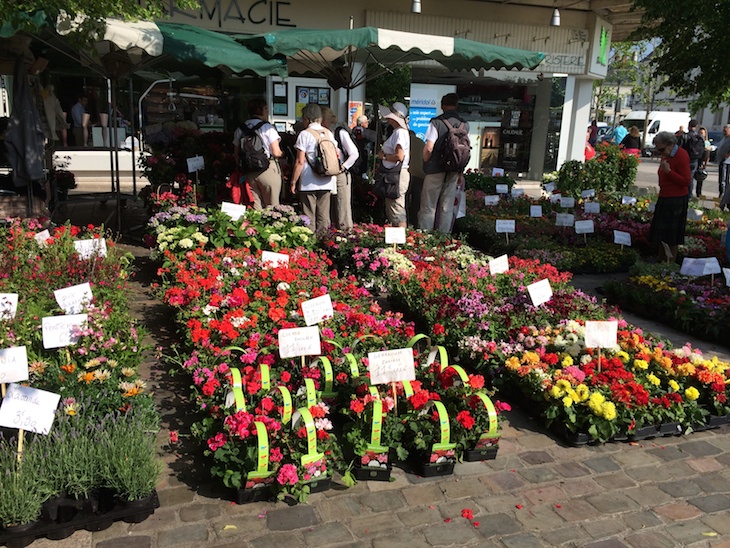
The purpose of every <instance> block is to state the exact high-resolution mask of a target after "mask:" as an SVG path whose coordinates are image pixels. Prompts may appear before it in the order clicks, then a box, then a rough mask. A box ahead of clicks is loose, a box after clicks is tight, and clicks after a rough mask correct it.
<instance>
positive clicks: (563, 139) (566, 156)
mask: <svg viewBox="0 0 730 548" xmlns="http://www.w3.org/2000/svg"><path fill="white" fill-rule="evenodd" d="M592 96H593V80H590V79H588V78H581V79H578V78H575V77H573V76H568V82H567V85H566V88H565V104H564V105H563V120H562V124H561V126H560V150H559V152H558V169H560V166H561V165H562V164H563V163H564V162H566V161H567V160H580V161H583V160H584V159H585V145H586V131H587V130H588V125H589V124H590V115H591V97H592Z"/></svg>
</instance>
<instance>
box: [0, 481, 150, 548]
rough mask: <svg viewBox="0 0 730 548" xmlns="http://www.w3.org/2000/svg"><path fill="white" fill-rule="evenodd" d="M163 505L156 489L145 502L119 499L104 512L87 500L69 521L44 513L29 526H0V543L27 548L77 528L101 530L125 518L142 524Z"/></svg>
mask: <svg viewBox="0 0 730 548" xmlns="http://www.w3.org/2000/svg"><path fill="white" fill-rule="evenodd" d="M159 507H160V501H159V499H158V498H157V492H156V491H155V492H153V493H152V495H151V496H149V497H147V498H146V499H144V500H143V501H135V502H134V503H124V502H117V503H116V504H115V505H114V506H113V507H112V508H111V509H109V510H108V511H106V512H104V513H94V512H93V511H92V508H91V504H89V503H86V504H83V506H82V507H81V508H80V509H79V510H78V511H77V512H76V513H75V515H73V517H70V519H68V520H67V521H64V522H62V523H59V521H57V520H51V519H50V518H49V517H48V516H43V517H41V519H39V520H38V521H37V522H35V523H34V524H32V526H30V527H28V528H21V529H18V528H11V529H0V545H5V546H7V547H8V548H24V547H25V546H28V545H29V544H31V543H32V542H34V541H35V540H36V539H39V538H43V537H47V538H49V539H53V540H60V539H63V538H67V537H69V536H71V535H72V534H73V533H74V532H75V531H78V530H80V529H86V530H88V531H101V530H103V529H106V528H107V527H110V526H111V525H112V523H114V522H115V521H119V520H124V521H126V522H129V523H140V522H142V521H144V520H145V519H147V518H148V517H150V516H151V515H152V514H153V513H154V511H155V509H156V508H159Z"/></svg>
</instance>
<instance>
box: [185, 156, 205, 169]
mask: <svg viewBox="0 0 730 548" xmlns="http://www.w3.org/2000/svg"><path fill="white" fill-rule="evenodd" d="M187 163H188V173H195V172H196V171H203V170H204V169H205V158H203V157H202V156H192V157H191V158H188V159H187Z"/></svg>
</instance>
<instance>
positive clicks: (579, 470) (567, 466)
mask: <svg viewBox="0 0 730 548" xmlns="http://www.w3.org/2000/svg"><path fill="white" fill-rule="evenodd" d="M553 470H555V471H556V472H557V473H558V474H560V475H561V476H563V477H564V478H580V477H583V476H588V475H590V473H591V471H590V470H589V469H588V468H586V467H585V466H583V465H582V464H580V463H578V462H561V463H560V464H556V465H555V466H553Z"/></svg>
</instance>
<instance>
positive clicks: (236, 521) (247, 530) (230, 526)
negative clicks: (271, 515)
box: [211, 516, 266, 540]
mask: <svg viewBox="0 0 730 548" xmlns="http://www.w3.org/2000/svg"><path fill="white" fill-rule="evenodd" d="M211 525H212V528H213V532H214V533H215V536H216V537H218V538H219V539H221V540H224V539H228V538H232V537H238V536H240V535H246V536H248V537H251V536H254V535H258V534H261V533H262V532H264V531H266V520H265V519H259V518H254V517H253V516H225V517H223V518H221V519H218V520H215V521H213V522H212V524H211Z"/></svg>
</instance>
